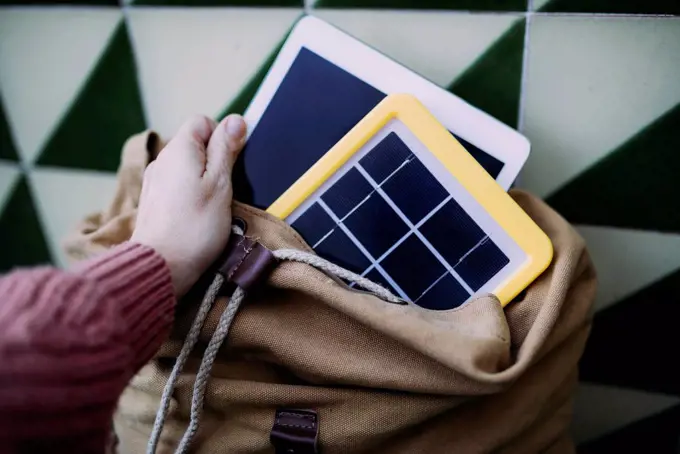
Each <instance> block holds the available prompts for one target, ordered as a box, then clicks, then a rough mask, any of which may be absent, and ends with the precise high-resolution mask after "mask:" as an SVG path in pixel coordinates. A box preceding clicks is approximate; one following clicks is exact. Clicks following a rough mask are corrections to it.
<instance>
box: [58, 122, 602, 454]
mask: <svg viewBox="0 0 680 454" xmlns="http://www.w3.org/2000/svg"><path fill="white" fill-rule="evenodd" d="M160 148H161V143H160V141H159V140H158V138H157V136H156V135H155V134H153V133H144V134H140V135H138V136H135V137H133V138H131V139H130V140H129V141H128V143H127V144H126V146H125V148H124V153H123V159H122V164H121V167H120V170H119V173H118V180H119V187H118V192H117V194H116V197H115V199H114V201H113V202H112V204H111V206H110V207H109V208H108V209H107V210H104V211H103V212H101V213H98V214H95V215H92V216H90V217H88V218H87V219H86V220H85V221H84V222H83V223H82V225H81V226H80V227H79V228H78V231H77V232H76V233H75V234H74V235H73V236H72V237H71V238H69V239H68V240H67V243H66V250H67V252H68V254H69V255H70V257H72V258H73V259H76V260H77V259H82V258H85V257H89V256H91V255H93V254H96V253H98V252H100V251H102V250H105V249H107V248H109V247H111V246H112V245H115V244H118V243H120V242H123V241H125V240H127V239H128V238H129V237H130V234H131V232H132V229H133V227H134V220H135V211H136V207H137V203H138V200H139V194H140V189H141V182H142V175H143V171H144V168H145V166H146V164H147V163H148V162H149V159H152V158H153V157H154V156H155V155H156V154H157V153H158V151H159V150H160ZM511 195H512V197H513V198H514V199H515V200H516V201H517V202H518V203H519V204H520V205H521V206H522V207H523V208H524V210H526V212H527V213H528V214H529V215H530V216H531V217H532V218H533V219H534V220H535V221H536V223H537V224H538V225H539V226H540V227H541V228H542V229H543V230H544V231H545V232H546V233H547V234H548V235H549V237H550V238H551V240H552V242H553V246H554V249H555V256H554V260H553V263H552V265H551V266H550V267H549V269H548V270H547V271H546V272H545V273H544V274H543V275H542V276H541V277H539V279H538V280H536V281H535V282H534V283H533V285H531V286H530V287H529V288H528V289H527V290H526V292H524V294H522V295H521V296H520V297H518V299H517V300H516V301H514V302H512V303H511V304H510V305H508V306H507V307H506V308H505V310H503V308H501V306H500V304H499V302H498V300H497V299H496V298H495V297H494V296H493V295H486V296H482V297H480V298H478V299H476V300H474V301H472V302H470V303H468V304H465V305H464V306H462V307H459V308H457V309H453V310H449V311H430V310H425V309H422V308H419V307H417V306H413V305H401V304H395V302H394V301H392V302H389V301H388V300H387V299H388V298H387V297H385V296H384V295H381V296H383V298H382V299H381V298H380V297H378V296H375V295H374V294H372V293H371V292H366V291H360V290H356V289H352V288H350V287H348V286H347V285H346V284H345V283H344V282H343V281H342V280H340V279H338V278H337V277H336V276H332V275H330V274H328V273H327V272H324V271H320V270H319V269H317V267H315V266H313V264H308V263H300V262H294V261H290V260H279V261H278V263H275V264H274V265H273V269H271V273H270V274H267V273H265V272H264V271H263V273H260V276H259V277H263V280H262V281H261V282H255V279H254V277H258V276H255V274H257V273H255V274H253V276H245V277H244V276H241V277H240V279H241V281H239V280H238V278H236V277H234V275H233V274H234V273H232V276H231V277H232V278H233V279H231V280H232V281H233V280H234V279H235V280H236V281H238V282H237V283H242V282H244V279H245V281H248V282H247V284H248V285H249V286H250V287H249V288H247V291H246V292H245V294H243V292H241V293H240V294H238V295H237V296H238V297H239V299H240V301H241V305H240V307H238V308H237V309H238V311H237V312H236V311H234V312H235V313H234V314H233V315H235V317H234V318H233V322H231V321H230V323H229V326H227V329H228V333H227V334H228V335H227V336H226V340H225V341H224V343H223V344H222V345H221V346H218V347H219V348H217V349H216V350H215V351H214V360H213V361H210V360H208V359H206V358H205V357H204V356H205V353H206V351H209V350H210V347H209V345H211V344H210V343H211V339H213V340H214V338H215V337H216V336H214V334H215V331H216V328H217V326H218V323H219V321H220V320H221V319H222V320H224V319H225V318H228V317H227V316H225V315H223V314H224V313H225V308H227V307H228V305H229V301H230V299H229V297H228V296H227V295H225V293H226V294H229V293H230V292H232V291H233V286H230V285H228V283H227V284H224V285H220V286H219V287H221V288H220V289H219V292H220V295H223V296H218V297H217V301H216V302H215V303H214V305H213V306H212V308H211V309H210V310H209V311H207V317H206V320H205V323H204V324H203V325H202V326H201V325H200V324H199V325H198V326H199V328H200V329H199V330H198V331H197V333H196V334H197V336H196V345H195V346H194V347H193V348H191V349H189V354H188V356H187V358H186V364H185V365H184V367H183V368H182V371H181V373H180V374H179V375H178V376H177V381H176V383H175V386H174V389H173V390H172V392H171V393H170V394H169V400H168V401H167V403H168V404H169V407H168V411H167V414H166V415H165V416H164V417H163V415H161V418H160V419H161V422H163V423H164V424H163V430H162V433H161V436H160V440H159V442H158V445H157V446H156V452H158V453H173V452H175V450H176V448H177V446H178V445H179V444H180V440H181V439H182V437H183V436H184V434H185V432H186V430H187V427H188V426H189V421H190V419H191V408H192V398H193V399H198V402H199V404H200V405H199V406H198V408H196V407H197V406H196V402H194V404H195V405H194V407H195V410H198V411H200V413H201V414H200V415H199V416H200V422H199V423H198V426H197V431H196V432H195V434H193V436H192V437H190V438H191V440H190V443H189V444H188V445H187V446H184V448H182V449H183V450H184V451H183V452H195V453H273V452H277V453H298V454H305V453H315V452H321V453H324V454H333V453H481V452H508V453H509V452H522V453H525V452H526V453H536V452H550V453H553V452H555V453H556V452H572V451H573V445H572V442H571V440H570V438H569V435H568V426H569V423H570V418H571V411H572V393H573V391H574V387H575V385H576V383H577V363H578V360H579V357H580V355H581V353H582V351H583V347H584V344H585V342H586V338H587V336H588V332H589V328H590V322H591V318H590V317H591V314H590V311H591V306H592V303H593V296H594V291H595V285H596V284H595V283H596V280H595V273H594V269H593V266H592V263H591V261H590V258H589V256H588V253H587V251H586V249H585V245H584V242H583V240H582V239H581V237H579V235H578V234H577V233H576V232H575V231H574V229H573V228H572V227H571V226H570V225H569V224H568V223H567V222H566V221H565V220H564V219H562V218H561V217H560V216H559V215H558V214H556V213H555V212H554V211H552V210H551V209H550V208H549V207H548V206H546V205H545V204H544V203H543V202H541V201H540V200H538V199H536V198H535V197H533V196H531V195H529V194H527V193H524V192H521V191H516V190H513V191H511ZM234 216H236V217H238V218H241V219H242V220H243V221H245V222H244V223H243V224H242V227H243V226H245V225H247V229H246V232H245V237H246V238H245V240H244V239H243V238H241V237H239V236H238V235H234V238H236V239H238V240H237V241H232V246H234V245H235V247H236V248H237V249H238V248H239V247H240V248H241V249H240V252H239V251H237V253H236V257H239V258H238V260H240V261H241V262H243V261H250V265H248V266H250V267H251V268H252V267H255V268H257V267H258V265H257V264H256V263H254V262H257V260H258V257H256V256H257V254H250V252H252V251H254V250H255V248H259V246H256V245H257V244H262V245H264V246H266V248H268V250H272V251H277V250H282V249H285V250H297V251H303V252H304V253H310V252H311V249H310V247H309V246H308V245H307V244H305V242H304V241H303V240H302V239H301V238H300V236H299V235H298V234H297V233H296V232H295V231H294V230H293V229H292V228H290V227H289V226H288V225H286V224H285V223H284V222H282V221H281V220H279V219H275V218H273V217H272V216H269V215H268V214H267V213H264V212H262V211H260V210H257V209H254V208H252V207H249V206H245V205H242V204H238V203H235V207H234ZM244 241H245V243H244ZM255 241H257V242H259V243H256V242H255ZM248 248H250V251H248ZM262 251H266V250H264V249H262V250H260V252H262ZM232 252H233V251H232ZM256 252H257V251H256ZM239 254H240V255H239ZM232 255H233V254H232ZM265 255H266V252H265ZM309 255H310V254H304V256H305V257H309ZM232 258H233V257H232ZM270 258H271V257H268V256H267V259H270ZM263 263H264V262H263ZM236 265H237V266H236V268H234V263H232V264H231V271H230V272H233V271H234V270H236V269H237V268H238V265H239V264H236ZM260 268H261V269H262V270H264V269H265V268H266V266H261V267H260ZM213 271H214V270H213ZM266 271H268V270H266ZM326 271H328V270H326ZM330 271H333V270H330ZM227 274H228V273H227ZM236 274H238V273H236ZM246 274H247V273H246ZM251 274H252V273H251ZM227 277H228V276H227ZM251 278H253V279H251ZM249 279H250V280H249ZM227 280H229V279H227ZM211 282H213V274H212V272H210V273H207V274H206V276H205V279H204V282H200V283H199V284H198V285H197V286H196V288H194V289H193V290H192V291H191V292H190V294H189V295H187V297H186V298H184V300H183V301H181V302H180V304H179V305H178V308H177V311H176V321H175V325H174V330H173V333H172V335H171V337H170V339H169V340H168V341H167V342H166V343H165V344H164V345H163V347H162V348H161V350H160V351H159V352H158V354H157V355H156V357H155V359H154V360H152V361H151V362H150V363H149V364H147V365H146V366H145V367H144V368H143V369H142V370H141V371H140V372H139V374H137V376H136V377H135V378H134V379H133V380H132V382H131V383H130V385H129V387H128V388H127V389H126V391H125V393H124V394H123V396H122V398H121V400H120V403H119V407H118V411H117V413H116V416H115V432H116V434H117V437H118V440H119V441H118V445H117V448H116V449H117V450H118V452H121V453H142V452H145V451H146V450H147V444H148V442H149V438H150V436H151V434H152V431H153V427H154V421H155V420H156V415H157V412H158V410H159V406H160V404H161V396H162V394H163V389H164V387H165V385H166V383H167V382H168V377H169V376H170V374H171V372H172V370H173V366H175V364H176V359H177V357H178V355H179V354H180V351H181V350H182V346H183V345H184V343H185V340H186V338H187V334H188V333H189V331H190V329H191V327H192V325H194V324H195V320H196V316H197V312H198V311H199V303H200V302H201V300H203V299H205V293H206V289H208V286H210V284H211ZM253 283H254V285H252V284H253ZM213 284H214V282H213ZM213 287H214V285H213ZM371 289H372V290H375V288H369V290H371ZM213 290H215V289H214V288H213ZM215 291H217V290H215ZM208 293H210V292H208ZM213 293H215V292H213ZM378 293H380V292H378ZM208 297H210V295H208ZM234 299H235V298H231V300H232V302H233V300H234ZM208 307H209V306H208ZM230 307H232V309H233V304H232V305H231V306H230ZM218 331H219V330H218ZM206 362H208V363H210V364H209V369H208V376H207V378H206V379H205V380H204V383H203V386H204V388H203V391H202V394H200V395H197V394H196V390H195V389H194V387H195V385H196V382H197V380H196V377H197V372H198V371H199V369H200V367H201V364H202V363H206ZM198 387H199V388H200V386H198ZM201 399H202V400H201ZM194 416H195V414H194Z"/></svg>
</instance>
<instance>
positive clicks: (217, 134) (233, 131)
mask: <svg viewBox="0 0 680 454" xmlns="http://www.w3.org/2000/svg"><path fill="white" fill-rule="evenodd" d="M245 138H246V123H245V121H243V117H241V116H240V115H236V114H232V115H229V116H228V117H227V118H225V119H224V120H222V121H221V122H220V124H219V125H218V126H217V128H215V131H214V132H213V134H212V137H210V142H209V143H208V148H207V150H206V154H207V157H208V162H207V164H206V174H207V175H208V177H209V178H215V179H218V178H223V177H225V176H226V177H229V176H230V175H231V169H232V168H233V167H234V162H236V158H237V157H238V154H239V153H240V152H241V150H242V149H243V145H244V144H245Z"/></svg>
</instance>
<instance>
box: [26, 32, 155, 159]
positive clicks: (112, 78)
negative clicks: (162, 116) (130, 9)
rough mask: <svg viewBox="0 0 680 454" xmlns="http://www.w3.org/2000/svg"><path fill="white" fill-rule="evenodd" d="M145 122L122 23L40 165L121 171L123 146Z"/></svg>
mask: <svg viewBox="0 0 680 454" xmlns="http://www.w3.org/2000/svg"><path fill="white" fill-rule="evenodd" d="M145 124H146V123H145V120H144V113H143V110H142V102H141V95H140V92H139V86H138V85H137V72H136V68H135V62H134V57H133V53H132V48H131V46H130V40H129V38H128V34H127V30H126V28H125V25H124V23H121V24H120V25H119V26H118V28H117V30H116V31H115V32H114V35H113V37H112V38H111V41H110V42H109V44H108V45H107V48H106V50H105V51H104V53H103V55H102V56H101V57H100V60H99V62H98V63H97V66H96V67H95V69H94V70H93V72H92V74H90V76H89V78H88V80H87V81H86V82H85V85H84V87H83V88H82V90H81V91H80V93H79V94H78V96H77V97H76V99H75V101H74V103H73V105H72V106H71V107H70V109H69V111H68V112H67V113H66V115H65V116H64V117H63V118H62V120H61V122H60V124H59V126H58V127H57V128H56V130H55V132H54V133H53V135H52V136H51V138H50V139H49V140H48V142H47V145H46V147H45V148H44V149H43V151H42V154H41V156H40V158H39V159H38V161H37V162H38V164H39V165H51V166H61V167H76V168H84V169H91V170H103V171H115V170H116V169H117V168H118V163H119V157H120V148H121V146H122V145H123V142H124V141H125V140H126V139H127V138H128V137H129V136H130V135H131V134H134V133H136V132H139V131H142V130H143V129H144V128H145V127H146V126H145Z"/></svg>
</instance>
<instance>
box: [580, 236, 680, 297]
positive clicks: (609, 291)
mask: <svg viewBox="0 0 680 454" xmlns="http://www.w3.org/2000/svg"><path fill="white" fill-rule="evenodd" d="M577 229H578V231H579V233H580V234H581V235H583V237H584V238H585V240H586V243H587V244H588V249H589V251H590V255H591V257H592V259H593V263H594V264H595V268H596V270H597V272H598V281H599V285H598V294H597V298H596V302H595V307H596V310H602V309H604V308H606V307H608V306H610V305H612V304H613V303H616V302H617V301H619V300H621V299H622V298H624V297H626V296H628V295H630V294H632V293H634V292H635V291H637V290H640V289H642V288H644V287H646V286H648V285H649V284H651V283H653V282H655V281H657V280H659V279H661V278H662V277H664V276H666V275H667V274H669V273H671V272H673V271H675V270H677V269H678V268H680V235H677V234H670V233H658V232H647V231H639V230H627V229H618V228H611V227H590V226H588V227H586V226H579V227H577Z"/></svg>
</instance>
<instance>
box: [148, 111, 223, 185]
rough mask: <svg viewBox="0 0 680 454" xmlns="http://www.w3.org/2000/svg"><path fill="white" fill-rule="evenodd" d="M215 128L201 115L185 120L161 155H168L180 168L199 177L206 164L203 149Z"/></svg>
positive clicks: (212, 122)
mask: <svg viewBox="0 0 680 454" xmlns="http://www.w3.org/2000/svg"><path fill="white" fill-rule="evenodd" d="M216 126H217V123H215V121H214V120H211V119H210V118H208V117H206V116H203V115H197V116H195V117H193V118H191V119H189V120H187V121H186V122H185V123H184V124H183V125H182V126H181V127H180V128H179V131H177V134H176V135H175V137H173V138H172V140H171V141H170V143H168V145H167V146H166V147H165V149H164V150H163V153H161V154H165V155H166V156H167V155H170V156H168V157H171V158H172V159H173V160H175V162H177V163H178V164H179V165H180V166H185V168H188V169H191V171H192V173H194V174H195V175H198V176H201V175H202V174H203V172H204V171H205V165H206V162H207V158H206V153H205V148H206V145H207V144H208V141H209V140H210V137H211V136H212V133H213V131H214V130H215V127H216Z"/></svg>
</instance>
